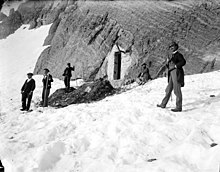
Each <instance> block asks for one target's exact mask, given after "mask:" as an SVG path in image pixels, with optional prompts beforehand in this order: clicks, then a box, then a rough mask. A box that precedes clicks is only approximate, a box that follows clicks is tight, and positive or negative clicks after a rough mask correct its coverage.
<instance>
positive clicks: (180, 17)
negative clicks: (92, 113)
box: [0, 0, 220, 80]
mask: <svg viewBox="0 0 220 172" xmlns="http://www.w3.org/2000/svg"><path fill="white" fill-rule="evenodd" d="M15 13H16V16H18V21H22V23H29V24H30V29H32V28H35V27H39V26H41V25H43V24H52V25H51V29H50V32H49V35H48V37H47V38H46V40H45V43H44V44H45V45H49V46H48V48H46V49H45V50H44V51H43V52H42V54H41V56H40V57H39V59H38V62H37V64H36V67H35V70H34V72H35V74H39V73H42V69H43V68H45V67H47V68H49V69H50V70H51V73H52V74H53V76H55V77H58V78H62V73H63V70H64V68H65V66H66V63H67V62H70V63H71V64H74V65H75V67H76V72H75V74H74V77H83V78H84V79H87V80H92V79H95V78H99V77H104V76H105V77H106V76H107V77H109V78H113V77H112V76H109V75H114V72H115V71H113V70H114V65H115V64H114V60H112V59H114V58H115V53H116V52H117V51H119V50H118V49H120V51H122V53H121V56H120V59H121V61H120V65H121V67H120V71H119V72H121V73H122V74H121V77H119V79H121V80H123V79H125V80H128V79H133V78H135V77H136V76H137V74H138V73H139V69H140V64H142V63H143V62H146V63H147V64H149V62H150V63H151V67H150V72H151V75H152V76H154V77H156V76H159V75H163V70H161V69H162V68H163V65H164V62H165V59H166V57H167V47H168V45H169V44H170V42H171V41H173V40H174V41H176V42H178V43H179V45H180V51H181V52H182V53H183V55H184V57H185V58H186V60H187V65H186V66H185V71H186V73H187V74H193V73H202V72H208V71H211V70H216V69H220V62H219V54H220V49H219V44H220V40H219V39H220V34H219V33H220V3H219V2H218V1H215V0H209V1H196V2H195V1H190V0H189V1H171V2H167V1H72V0H69V1H68V0H64V1H28V2H26V3H23V4H22V5H20V7H19V8H18V11H16V12H13V14H15ZM10 16H11V15H10ZM10 16H9V18H10ZM1 24H2V23H1ZM1 24H0V27H1ZM19 24H20V23H19ZM0 35H1V34H0ZM111 70H112V71H111Z"/></svg>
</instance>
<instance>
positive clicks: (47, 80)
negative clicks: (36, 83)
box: [42, 74, 53, 89]
mask: <svg viewBox="0 0 220 172" xmlns="http://www.w3.org/2000/svg"><path fill="white" fill-rule="evenodd" d="M42 82H43V87H44V88H46V85H47V89H50V88H51V82H53V78H52V75H50V74H49V75H47V76H46V77H44V78H43V79H42Z"/></svg>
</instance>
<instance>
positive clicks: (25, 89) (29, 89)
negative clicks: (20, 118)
mask: <svg viewBox="0 0 220 172" xmlns="http://www.w3.org/2000/svg"><path fill="white" fill-rule="evenodd" d="M32 76H33V73H28V74H27V77H28V79H27V80H26V81H25V82H24V85H23V86H22V88H21V94H22V99H21V101H22V109H21V111H29V109H30V105H31V99H32V96H33V91H34V89H35V80H34V79H33V78H32Z"/></svg>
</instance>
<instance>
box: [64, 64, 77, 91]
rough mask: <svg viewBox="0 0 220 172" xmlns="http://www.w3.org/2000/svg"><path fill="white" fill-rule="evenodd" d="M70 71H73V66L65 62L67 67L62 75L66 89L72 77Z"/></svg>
mask: <svg viewBox="0 0 220 172" xmlns="http://www.w3.org/2000/svg"><path fill="white" fill-rule="evenodd" d="M72 71H74V66H73V67H71V66H70V63H67V67H66V69H65V70H64V73H63V76H64V84H65V87H66V89H67V90H69V88H70V79H71V77H72Z"/></svg>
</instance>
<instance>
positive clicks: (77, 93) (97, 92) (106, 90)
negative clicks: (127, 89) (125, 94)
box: [49, 79, 114, 107]
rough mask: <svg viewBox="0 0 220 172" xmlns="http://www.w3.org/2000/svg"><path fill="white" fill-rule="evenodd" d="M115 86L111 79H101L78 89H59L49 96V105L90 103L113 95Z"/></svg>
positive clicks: (63, 105)
mask: <svg viewBox="0 0 220 172" xmlns="http://www.w3.org/2000/svg"><path fill="white" fill-rule="evenodd" d="M113 93H114V88H113V87H112V85H111V84H110V82H109V81H107V80H103V79H99V80H96V81H94V82H91V83H86V84H84V85H82V86H81V87H79V88H78V89H77V90H75V89H71V91H68V92H66V90H65V89H58V90H57V91H55V92H54V93H53V94H52V95H51V96H50V97H49V105H50V106H53V107H65V106H68V105H71V104H78V103H90V102H93V101H97V100H101V99H103V98H105V97H106V96H109V95H112V94H113Z"/></svg>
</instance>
